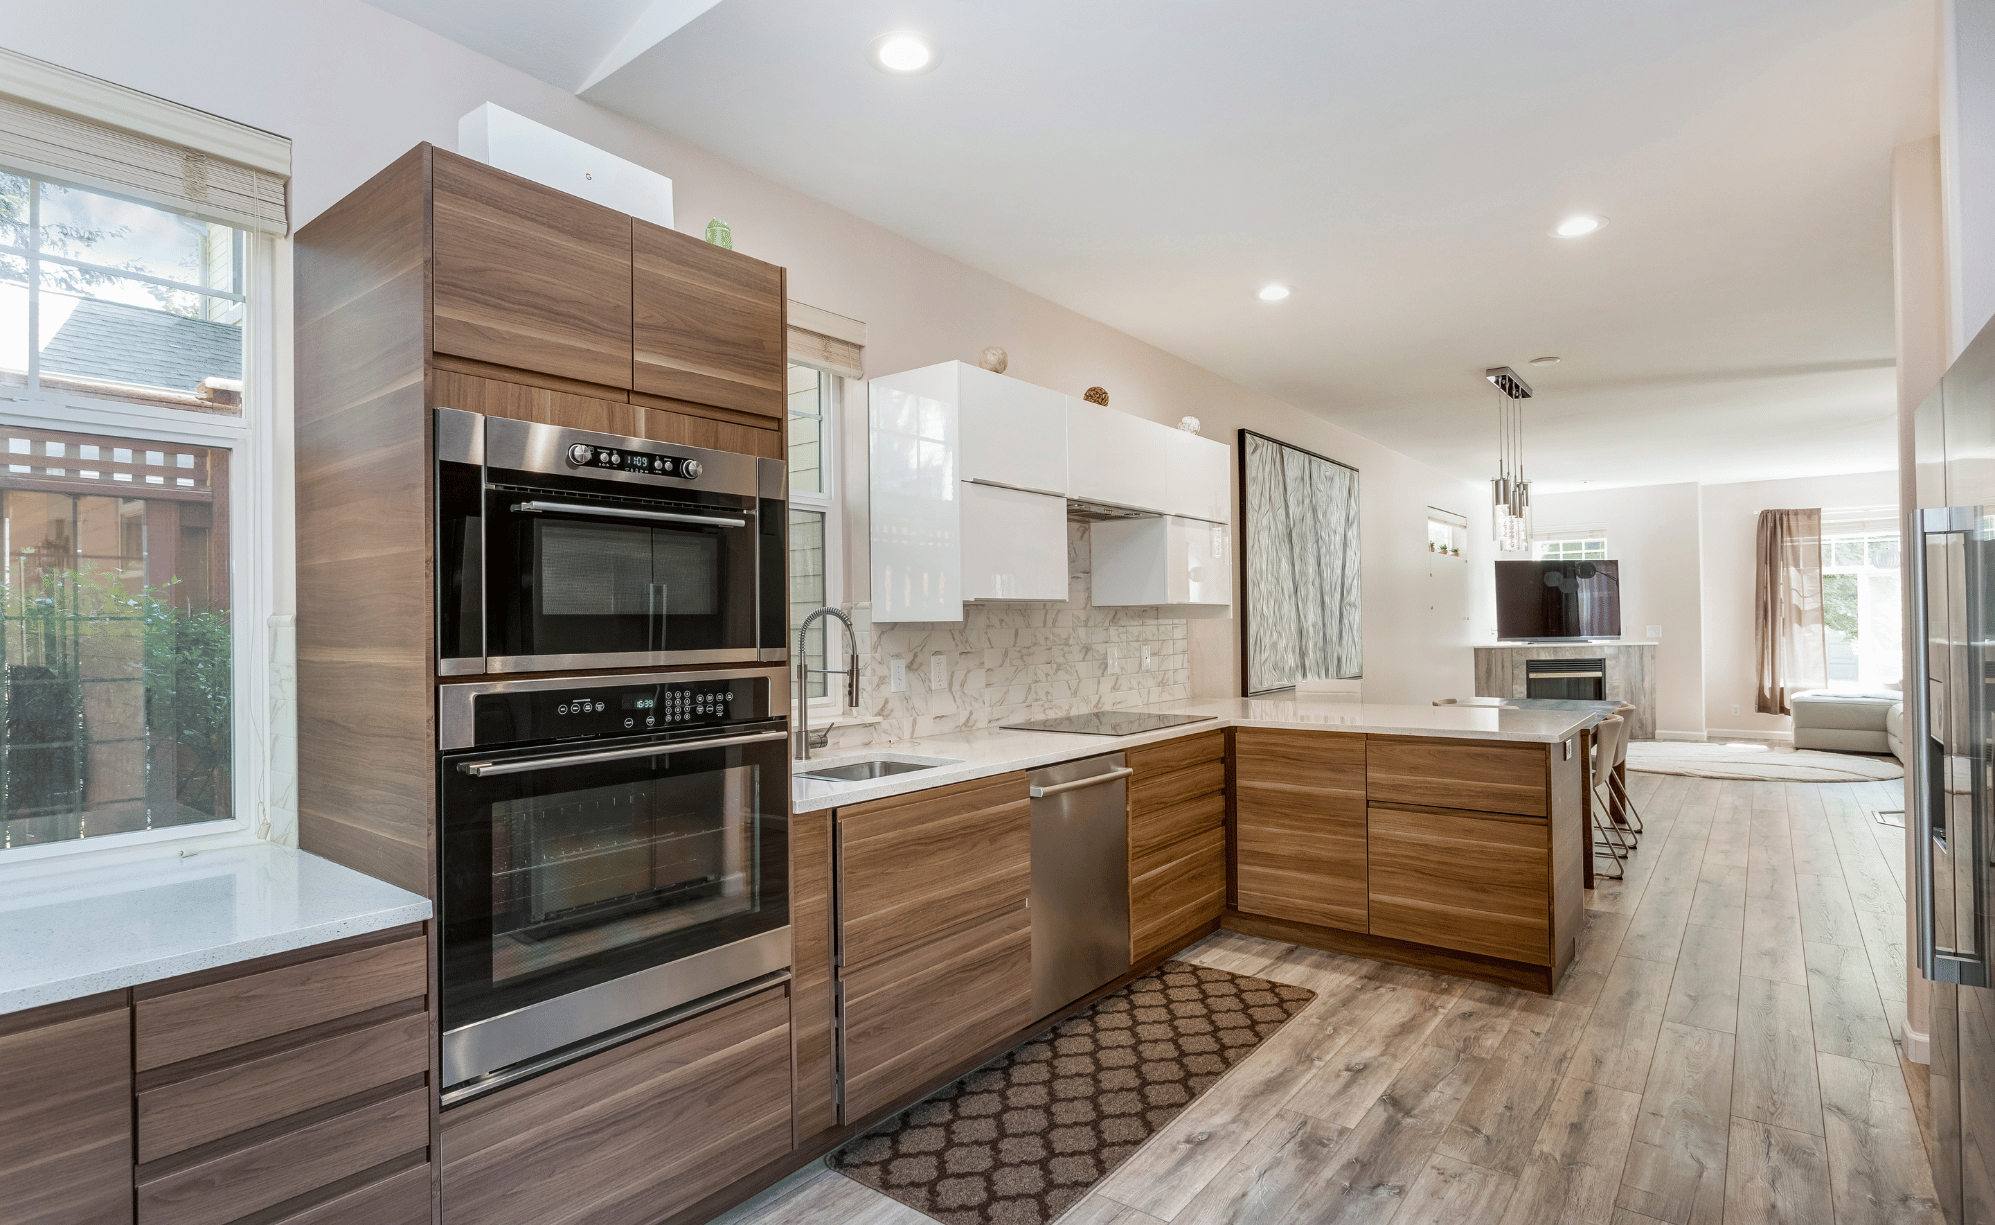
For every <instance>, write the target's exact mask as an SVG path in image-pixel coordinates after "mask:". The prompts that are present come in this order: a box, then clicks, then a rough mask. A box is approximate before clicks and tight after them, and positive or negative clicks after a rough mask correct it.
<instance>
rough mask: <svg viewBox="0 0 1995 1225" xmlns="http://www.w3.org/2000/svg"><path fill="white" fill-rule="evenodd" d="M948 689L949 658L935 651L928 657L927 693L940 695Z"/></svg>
mask: <svg viewBox="0 0 1995 1225" xmlns="http://www.w3.org/2000/svg"><path fill="white" fill-rule="evenodd" d="M948 687H949V657H948V656H947V655H944V654H943V653H942V652H940V651H937V652H935V654H933V655H930V656H929V657H928V691H929V692H930V693H941V692H942V691H943V690H944V689H947V688H948Z"/></svg>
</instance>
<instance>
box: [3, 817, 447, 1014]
mask: <svg viewBox="0 0 1995 1225" xmlns="http://www.w3.org/2000/svg"><path fill="white" fill-rule="evenodd" d="M429 917H430V903H429V899H427V898H424V897H420V896H418V895H416V894H413V893H410V892H408V891H407V890H405V889H398V888H396V887H395V886H393V885H390V884H386V883H384V882H382V881H378V880H375V879H374V878H373V877H371V876H364V875H362V874H361V873H359V872H355V871H353V870H352V869H351V868H343V867H341V866H340V865H338V864H336V863H333V862H331V861H330V860H325V859H320V858H319V857H318V856H316V855H308V854H306V853H304V852H303V851H295V850H292V849H290V848H288V847H280V846H274V845H271V844H269V843H256V844H252V845H246V846H234V847H226V848H221V849H212V850H202V851H199V852H197V853H195V854H191V855H187V856H185V857H182V856H181V855H180V854H179V853H178V852H176V851H172V850H165V851H160V852H153V853H150V854H143V855H135V854H114V853H110V852H104V853H101V854H100V853H93V852H90V851H83V852H79V853H78V854H77V855H76V857H75V858H73V859H38V860H31V861H27V862H23V863H18V864H9V865H6V866H5V867H3V868H0V1013H9V1012H18V1011H20V1010H21V1009H24V1008H35V1007H38V1006H40V1005H43V1004H55V1003H60V1002H61V1001H63V1000H72V999H77V998H80V997H82V996H86V995H95V994H96V993H98V992H100V991H115V990H118V989H120V988H122V987H131V986H136V985H137V984H139V983H149V982H157V981H158V980H160V979H163V978H172V977H174V976H176V975H180V974H186V973H190V972H192V971H194V970H207V969H212V968H214V967H216V966H225V965H230V964H233V963H235V962H240V961H248V960H250V959H251V958H254V957H264V956H267V955H269V954H271V953H282V952H288V951H289V950H291V949H298V948H306V947H309V946H311V945H314V944H323V943H325V942H326V941H328V940H337V939H340V938H341V937H343V936H358V935H363V934H365V933H367V932H374V931H381V930H383V929H384V928H390V927H399V926H401V925H402V924H404V923H415V922H420V921H421V920H424V919H427V918H429Z"/></svg>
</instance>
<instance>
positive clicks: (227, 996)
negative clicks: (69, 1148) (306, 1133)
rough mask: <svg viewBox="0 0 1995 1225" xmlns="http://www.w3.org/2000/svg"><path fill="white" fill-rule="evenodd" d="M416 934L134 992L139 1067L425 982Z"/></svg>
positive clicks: (382, 1000) (375, 1002)
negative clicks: (175, 987)
mask: <svg viewBox="0 0 1995 1225" xmlns="http://www.w3.org/2000/svg"><path fill="white" fill-rule="evenodd" d="M428 986H429V979H428V963H427V953H426V945H425V942H424V940H423V939H422V938H421V937H417V938H415V939H412V940H398V941H396V942H394V943H393V944H378V945H374V946H373V947H371V948H363V949H356V950H354V951H353V952H350V953H340V954H338V955H336V956H332V957H321V958H319V959H318V960H316V961H306V962H300V963H298V964H296V965H288V966H280V967H278V968H277V969H274V970H265V971H263V972H262V973H260V974H245V975H243V976H242V977H241V978H231V979H227V980H224V981H222V982H218V983H210V984H208V985H206V986H200V987H190V988H188V989H187V990H185V991H176V992H173V993H172V994H170V995H160V996H153V997H150V998H141V999H140V1000H139V1001H138V1005H137V1007H136V1009H135V1010H134V1015H133V1026H134V1041H135V1043H136V1051H137V1066H138V1070H139V1071H141V1072H144V1071H148V1070H150V1069H152V1068H160V1067H165V1066H166V1065H167V1064H169V1063H178V1062H180V1061H181V1060H182V1059H192V1058H194V1057H195V1056H197V1055H207V1054H211V1053H213V1052H215V1051H219V1050H225V1049H227V1048H229V1047H232V1046H239V1045H241V1044H242V1043H245V1042H254V1041H256V1040H257V1039H259V1038H269V1037H274V1036H275V1035H277V1034H282V1033H288V1032H290V1031H291V1030H294V1029H304V1028H305V1027H306V1026H309V1025H318V1024H321V1023H323V1022H326V1021H334V1020H338V1019H339V1018H340V1017H345V1016H352V1015H353V1014H355V1013H359V1012H366V1011H367V1010H368V1009H370V1008H379V1007H382V1006H384V1005H387V1004H394V1003H399V1002H401V1001H403V1000H407V999H414V998H416V997H418V996H421V995H423V994H425V993H426V992H427V990H428Z"/></svg>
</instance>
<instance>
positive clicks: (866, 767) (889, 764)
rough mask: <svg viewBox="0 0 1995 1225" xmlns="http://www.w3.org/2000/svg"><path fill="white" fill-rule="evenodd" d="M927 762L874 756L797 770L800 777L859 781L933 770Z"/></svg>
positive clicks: (846, 781) (840, 781) (829, 780)
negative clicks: (812, 768)
mask: <svg viewBox="0 0 1995 1225" xmlns="http://www.w3.org/2000/svg"><path fill="white" fill-rule="evenodd" d="M934 768H935V767H934V766H933V765H928V764H917V763H915V762H911V761H887V760H886V759H884V758H875V759H874V760H872V761H850V762H847V763H845V764H844V765H842V766H826V767H825V768H824V769H822V770H799V771H797V774H798V776H799V777H801V778H816V779H822V780H824V781H825V782H827V783H859V782H864V781H866V780H867V779H869V778H886V777H888V776H890V775H894V774H912V773H914V772H915V771H916V770H933V769H934Z"/></svg>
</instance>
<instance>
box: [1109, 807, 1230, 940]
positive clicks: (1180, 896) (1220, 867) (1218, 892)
mask: <svg viewBox="0 0 1995 1225" xmlns="http://www.w3.org/2000/svg"><path fill="white" fill-rule="evenodd" d="M1164 852H1165V854H1164V855H1163V856H1162V857H1160V859H1159V860H1158V862H1157V866H1155V867H1154V868H1152V869H1150V870H1149V871H1147V872H1145V873H1144V874H1143V875H1141V876H1138V877H1136V878H1135V879H1133V880H1131V881H1130V882H1129V957H1130V960H1131V961H1132V962H1141V961H1143V960H1144V959H1145V958H1148V957H1154V956H1157V955H1158V954H1161V953H1168V952H1171V951H1173V950H1172V948H1171V944H1172V942H1173V941H1175V940H1177V939H1178V938H1179V937H1181V936H1183V935H1184V934H1185V933H1186V932H1189V931H1192V930H1194V929H1195V928H1197V927H1199V926H1201V925H1203V924H1206V923H1210V922H1211V921H1212V920H1214V919H1217V918H1218V917H1219V914H1220V912H1221V911H1223V910H1225V909H1226V831H1225V830H1224V829H1208V830H1206V831H1205V832H1204V833H1200V834H1194V835H1193V836H1192V837H1190V838H1188V839H1186V840H1185V841H1183V842H1180V843H1178V844H1176V845H1175V846H1170V847H1166V848H1164Z"/></svg>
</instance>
